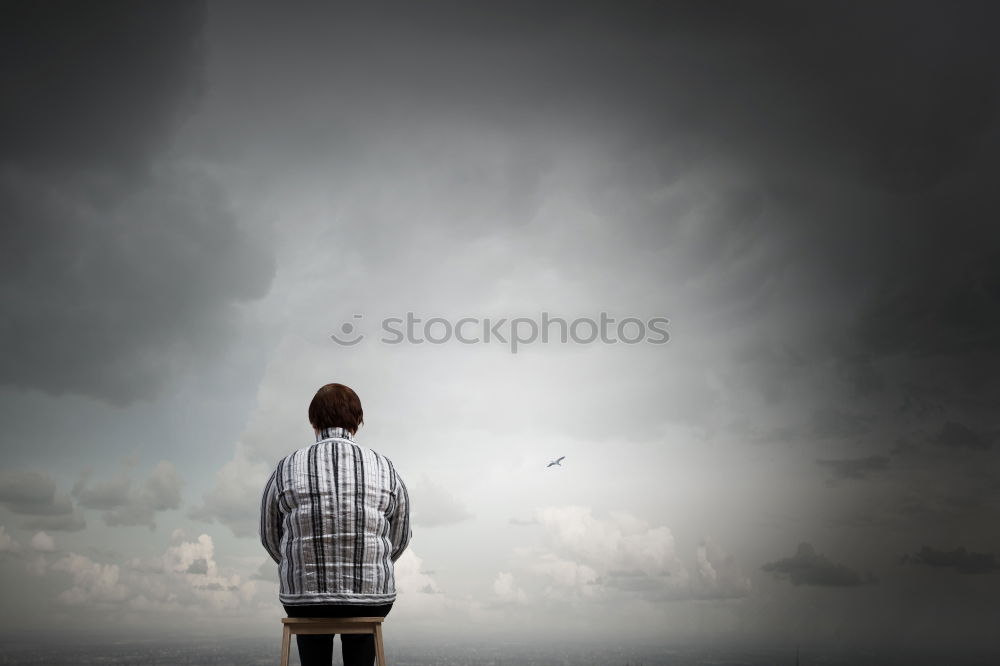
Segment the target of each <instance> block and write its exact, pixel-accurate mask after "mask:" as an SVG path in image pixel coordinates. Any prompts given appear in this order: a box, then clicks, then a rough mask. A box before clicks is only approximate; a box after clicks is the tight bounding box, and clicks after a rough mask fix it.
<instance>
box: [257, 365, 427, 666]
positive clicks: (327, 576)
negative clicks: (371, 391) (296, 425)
mask: <svg viewBox="0 0 1000 666" xmlns="http://www.w3.org/2000/svg"><path fill="white" fill-rule="evenodd" d="M309 422H310V423H311V424H312V426H313V432H314V433H315V436H316V442H315V443H314V444H311V445H310V446H307V447H304V448H301V449H299V450H297V451H295V452H293V453H291V454H289V455H287V456H285V457H284V458H283V459H282V460H281V461H279V462H278V466H277V467H276V468H275V470H274V472H273V473H272V474H271V477H270V478H269V479H268V480H267V484H266V485H265V486H264V492H263V496H262V497H261V510H260V540H261V543H262V544H263V545H264V548H265V549H266V550H267V552H268V554H269V555H270V556H271V558H272V559H273V560H274V561H275V562H277V563H278V571H279V580H280V590H279V595H278V598H279V600H280V601H281V603H282V605H283V606H284V607H285V611H286V612H287V613H288V617H349V616H383V617H384V616H385V615H386V614H388V612H389V610H390V609H391V608H392V604H393V602H394V601H395V599H396V587H395V578H394V575H393V573H394V572H393V564H394V563H395V561H396V560H397V559H399V556H400V555H402V554H403V551H404V550H405V549H406V546H407V545H408V544H409V542H410V537H411V536H412V530H411V529H410V503H409V496H408V495H407V492H406V486H405V485H404V484H403V480H402V479H401V478H400V476H399V474H398V473H397V472H396V469H395V467H394V466H393V464H392V462H390V461H389V459H388V458H386V457H385V456H383V455H381V454H379V453H376V452H375V451H372V450H371V449H369V448H366V447H364V446H361V445H359V444H358V443H356V442H355V441H354V435H355V433H357V430H358V427H359V426H361V424H362V423H363V422H364V419H363V413H362V410H361V401H360V400H359V399H358V396H357V394H356V393H355V392H354V391H353V390H351V389H350V388H349V387H347V386H344V385H343V384H327V385H326V386H323V387H322V388H320V389H319V390H318V391H317V392H316V395H315V396H314V397H313V399H312V402H311V403H310V405H309ZM296 639H297V641H298V647H299V658H300V660H301V662H302V666H330V664H331V663H332V661H333V635H330V634H325V635H322V634H321V635H298V636H296ZM340 640H341V644H342V646H341V647H342V652H343V656H344V666H372V664H373V662H374V660H375V640H374V637H373V636H371V635H364V634H344V635H341V637H340Z"/></svg>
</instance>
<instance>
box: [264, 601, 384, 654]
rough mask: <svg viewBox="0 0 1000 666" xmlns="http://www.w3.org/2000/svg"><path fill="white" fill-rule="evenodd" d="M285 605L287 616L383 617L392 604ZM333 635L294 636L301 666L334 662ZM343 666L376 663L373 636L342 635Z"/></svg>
mask: <svg viewBox="0 0 1000 666" xmlns="http://www.w3.org/2000/svg"><path fill="white" fill-rule="evenodd" d="M282 605H284V606H285V612H286V613H288V617H385V616H386V615H388V614H389V611H390V610H391V609H392V604H391V603H390V604H384V605H382V606H364V605H360V604H308V605H306V604H303V605H298V606H289V605H287V604H282ZM335 635H336V634H296V636H295V640H296V642H297V643H298V646H299V660H300V661H301V662H302V666H330V665H331V664H332V663H333V637H334V636H335ZM340 643H341V649H342V653H343V655H344V666H372V664H374V663H375V637H374V636H372V635H371V634H341V635H340Z"/></svg>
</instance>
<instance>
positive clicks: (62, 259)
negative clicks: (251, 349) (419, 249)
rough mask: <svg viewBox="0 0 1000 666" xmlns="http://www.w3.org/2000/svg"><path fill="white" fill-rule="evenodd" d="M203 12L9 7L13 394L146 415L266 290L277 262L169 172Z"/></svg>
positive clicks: (2, 209) (154, 7) (203, 180)
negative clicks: (45, 395)
mask: <svg viewBox="0 0 1000 666" xmlns="http://www.w3.org/2000/svg"><path fill="white" fill-rule="evenodd" d="M203 13H204V11H203V7H202V6H201V4H200V3H194V2H172V3H153V4H142V5H139V4H136V3H130V2H102V3H98V4H93V5H90V4H82V3H73V2H10V3H4V5H3V9H2V14H0V16H2V19H0V49H2V50H0V55H2V62H3V65H2V74H0V89H2V95H0V142H2V145H3V147H4V148H3V153H2V156H0V217H2V219H3V221H4V223H3V228H2V232H0V233H2V242H0V278H2V287H0V302H2V304H3V310H4V321H3V325H2V326H0V344H2V345H3V348H4V356H3V360H2V361H0V382H2V383H6V384H8V385H14V386H21V387H26V388H34V389H41V390H43V391H46V392H49V393H52V394H57V395H58V394H63V393H82V394H87V395H91V396H94V397H97V398H101V399H105V400H107V401H110V402H113V403H116V404H125V403H128V402H131V401H133V400H137V399H147V398H150V397H151V396H153V395H155V394H156V392H157V390H158V389H159V387H160V386H161V385H162V384H163V383H164V382H166V381H167V380H168V379H169V378H170V377H171V375H172V374H175V373H176V372H178V371H183V370H184V369H187V368H188V367H190V366H191V365H192V363H194V362H195V361H196V360H197V359H198V358H201V357H203V356H204V355H205V354H206V353H211V352H212V351H218V350H219V349H221V345H222V341H223V339H224V336H225V335H226V333H229V332H230V331H231V330H232V326H233V323H234V312H233V310H232V304H233V303H234V302H236V301H241V300H247V299H252V298H255V297H258V296H260V295H261V294H263V293H264V292H265V291H266V289H267V287H268V285H269V282H270V278H271V274H272V272H273V258H272V257H271V256H270V254H269V253H268V252H267V251H265V250H264V249H262V248H261V247H260V246H259V244H258V243H257V242H256V241H254V240H253V239H251V238H250V237H248V236H247V235H246V233H244V232H243V231H242V230H241V229H240V228H239V225H238V224H237V221H236V220H235V219H234V218H233V216H232V213H230V212H229V209H228V203H227V201H226V198H225V196H224V195H223V194H222V192H221V191H220V190H219V189H218V188H217V187H216V186H215V185H213V183H212V181H211V179H210V178H208V177H207V175H205V174H198V173H195V172H194V171H190V170H189V171H184V170H182V169H180V168H179V167H177V166H176V165H173V164H172V163H171V162H170V160H169V156H168V155H167V151H168V150H169V147H170V146H169V141H170V139H171V135H172V133H173V131H174V130H175V128H176V126H177V124H178V122H179V121H180V120H181V119H182V118H184V117H185V116H186V115H187V114H188V113H189V112H190V111H191V109H192V108H193V105H194V103H195V102H196V101H197V99H198V97H199V95H200V92H201V85H202V83H201V69H202V59H203V52H204V47H203V45H202V44H201V43H200V29H201V23H202V21H203Z"/></svg>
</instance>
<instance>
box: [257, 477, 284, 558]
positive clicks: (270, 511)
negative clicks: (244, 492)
mask: <svg viewBox="0 0 1000 666" xmlns="http://www.w3.org/2000/svg"><path fill="white" fill-rule="evenodd" d="M277 473H278V470H274V471H273V472H271V477H270V478H269V479H268V480H267V485H265V486H264V493H263V495H262V496H261V500H260V527H259V529H258V534H259V536H260V542H261V544H262V545H263V546H264V549H265V550H266V551H267V554H268V555H270V556H271V559H272V560H274V561H275V562H277V563H278V564H281V511H280V510H279V507H278V492H277V483H276V478H277Z"/></svg>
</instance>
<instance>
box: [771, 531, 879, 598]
mask: <svg viewBox="0 0 1000 666" xmlns="http://www.w3.org/2000/svg"><path fill="white" fill-rule="evenodd" d="M761 568H762V569H763V570H764V571H767V572H770V573H773V574H774V575H775V577H776V578H788V579H789V580H791V581H792V584H793V585H822V586H828V587H855V586H858V585H865V584H869V583H875V582H876V580H875V578H874V577H873V576H872V574H870V573H869V574H867V575H865V576H862V575H861V574H860V573H858V572H857V571H854V570H853V569H850V568H848V567H846V566H844V565H843V564H834V563H833V562H831V561H830V560H829V559H827V558H826V556H824V555H821V554H820V553H818V552H816V549H815V548H813V546H812V544H810V543H806V542H803V543H800V544H799V547H798V550H796V552H795V555H793V556H792V557H786V558H784V559H780V560H777V561H775V562H768V563H767V564H765V565H764V566H763V567H761Z"/></svg>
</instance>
